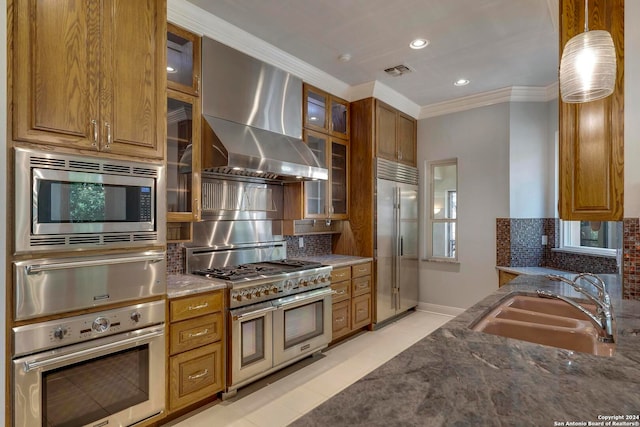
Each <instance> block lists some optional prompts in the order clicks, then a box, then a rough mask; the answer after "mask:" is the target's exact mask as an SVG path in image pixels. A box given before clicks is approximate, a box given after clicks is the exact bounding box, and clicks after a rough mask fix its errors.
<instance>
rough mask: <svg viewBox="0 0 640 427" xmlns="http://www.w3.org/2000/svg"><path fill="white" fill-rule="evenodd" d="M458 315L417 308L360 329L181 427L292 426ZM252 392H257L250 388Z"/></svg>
mask: <svg viewBox="0 0 640 427" xmlns="http://www.w3.org/2000/svg"><path fill="white" fill-rule="evenodd" d="M451 318H452V317H451V316H444V315H439V314H435V313H429V312H424V311H416V312H414V313H412V314H410V315H408V316H405V317H403V318H402V319H399V320H397V321H396V322H393V323H391V324H389V325H386V326H385V327H383V328H380V329H378V330H376V331H372V332H365V333H362V334H359V335H357V336H355V337H353V338H351V339H349V340H347V341H345V342H343V343H341V344H339V345H336V346H334V347H333V348H331V349H328V350H326V351H325V352H323V353H322V354H321V355H320V356H314V358H313V359H307V361H306V366H303V367H300V368H297V367H292V368H286V369H290V370H291V372H290V373H288V375H287V376H282V377H280V378H273V377H269V379H268V380H262V381H263V384H258V387H255V391H251V390H250V389H249V387H254V385H251V386H249V387H248V388H247V390H242V389H241V390H240V391H239V393H238V396H236V397H235V398H233V399H230V400H228V401H225V402H221V403H219V404H217V405H214V406H212V407H210V408H207V409H205V410H201V411H199V412H197V413H194V415H193V416H192V417H190V418H186V419H184V420H181V421H179V422H176V423H174V424H171V425H172V426H173V425H175V426H177V427H218V426H220V427H222V426H224V427H227V426H231V427H278V426H286V425H287V424H289V423H291V422H292V421H294V420H295V419H297V418H299V417H300V416H302V415H303V414H304V413H306V412H308V411H310V410H311V409H313V408H315V407H316V406H318V405H320V404H321V403H322V402H324V401H325V400H327V399H329V398H331V397H332V396H334V395H335V394H337V393H339V392H340V391H342V390H344V389H345V388H347V387H348V386H349V385H351V384H353V383H354V382H356V381H357V380H359V379H360V378H362V377H364V376H365V375H367V374H368V373H369V372H371V371H373V370H375V369H376V368H377V367H378V366H380V365H382V364H384V363H385V362H387V361H389V360H390V359H392V358H393V357H395V356H396V355H397V354H399V353H401V352H402V351H404V350H405V349H407V348H408V347H410V346H411V345H413V344H415V343H416V342H417V341H419V340H420V339H422V338H424V337H425V336H427V335H429V334H430V333H431V332H433V331H434V330H436V329H437V328H439V327H440V326H442V325H443V324H445V323H446V322H448V321H449V320H450V319H451ZM248 391H251V392H250V393H248Z"/></svg>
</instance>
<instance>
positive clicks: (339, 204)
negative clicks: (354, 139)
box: [329, 140, 349, 219]
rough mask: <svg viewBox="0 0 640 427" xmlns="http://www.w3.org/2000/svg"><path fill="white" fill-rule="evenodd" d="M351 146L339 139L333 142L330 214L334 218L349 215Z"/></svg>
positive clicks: (342, 217)
mask: <svg viewBox="0 0 640 427" xmlns="http://www.w3.org/2000/svg"><path fill="white" fill-rule="evenodd" d="M348 165H349V147H348V146H347V145H346V143H344V142H341V141H339V140H333V141H332V142H331V206H330V208H329V214H330V216H331V218H334V219H346V218H347V217H348V206H349V199H348V194H349V191H348V188H349V181H348V179H349V175H348V174H347V169H348Z"/></svg>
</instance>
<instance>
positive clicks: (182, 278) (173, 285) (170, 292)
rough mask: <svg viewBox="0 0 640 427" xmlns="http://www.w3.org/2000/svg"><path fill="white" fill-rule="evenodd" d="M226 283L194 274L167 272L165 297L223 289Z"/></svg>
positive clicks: (184, 295)
mask: <svg viewBox="0 0 640 427" xmlns="http://www.w3.org/2000/svg"><path fill="white" fill-rule="evenodd" d="M226 287H227V284H226V283H225V282H223V281H218V280H215V279H208V278H205V277H202V276H198V275H196V274H169V275H168V276H167V297H168V298H169V299H171V298H179V297H186V296H189V295H193V294H198V293H201V292H210V291H216V290H218V289H225V288H226Z"/></svg>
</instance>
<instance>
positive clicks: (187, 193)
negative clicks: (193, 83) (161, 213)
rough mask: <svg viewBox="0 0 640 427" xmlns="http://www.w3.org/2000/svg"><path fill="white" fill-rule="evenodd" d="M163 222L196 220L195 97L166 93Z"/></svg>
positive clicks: (197, 129) (197, 137) (197, 116)
mask: <svg viewBox="0 0 640 427" xmlns="http://www.w3.org/2000/svg"><path fill="white" fill-rule="evenodd" d="M167 94H168V96H167V221H169V222H176V221H177V222H180V221H187V222H189V221H197V220H199V218H200V209H199V207H200V203H199V200H200V172H199V171H200V103H199V98H196V97H193V96H189V95H185V94H182V93H180V92H176V91H173V90H168V91H167Z"/></svg>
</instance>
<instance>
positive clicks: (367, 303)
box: [351, 294, 371, 329]
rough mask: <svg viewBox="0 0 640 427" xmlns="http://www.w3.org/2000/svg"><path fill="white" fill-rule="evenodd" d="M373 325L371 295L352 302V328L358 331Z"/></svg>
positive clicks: (359, 297)
mask: <svg viewBox="0 0 640 427" xmlns="http://www.w3.org/2000/svg"><path fill="white" fill-rule="evenodd" d="M370 323H371V294H364V295H360V296H357V297H354V298H353V299H352V300H351V328H352V329H358V328H361V327H363V326H367V325H369V324H370Z"/></svg>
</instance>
